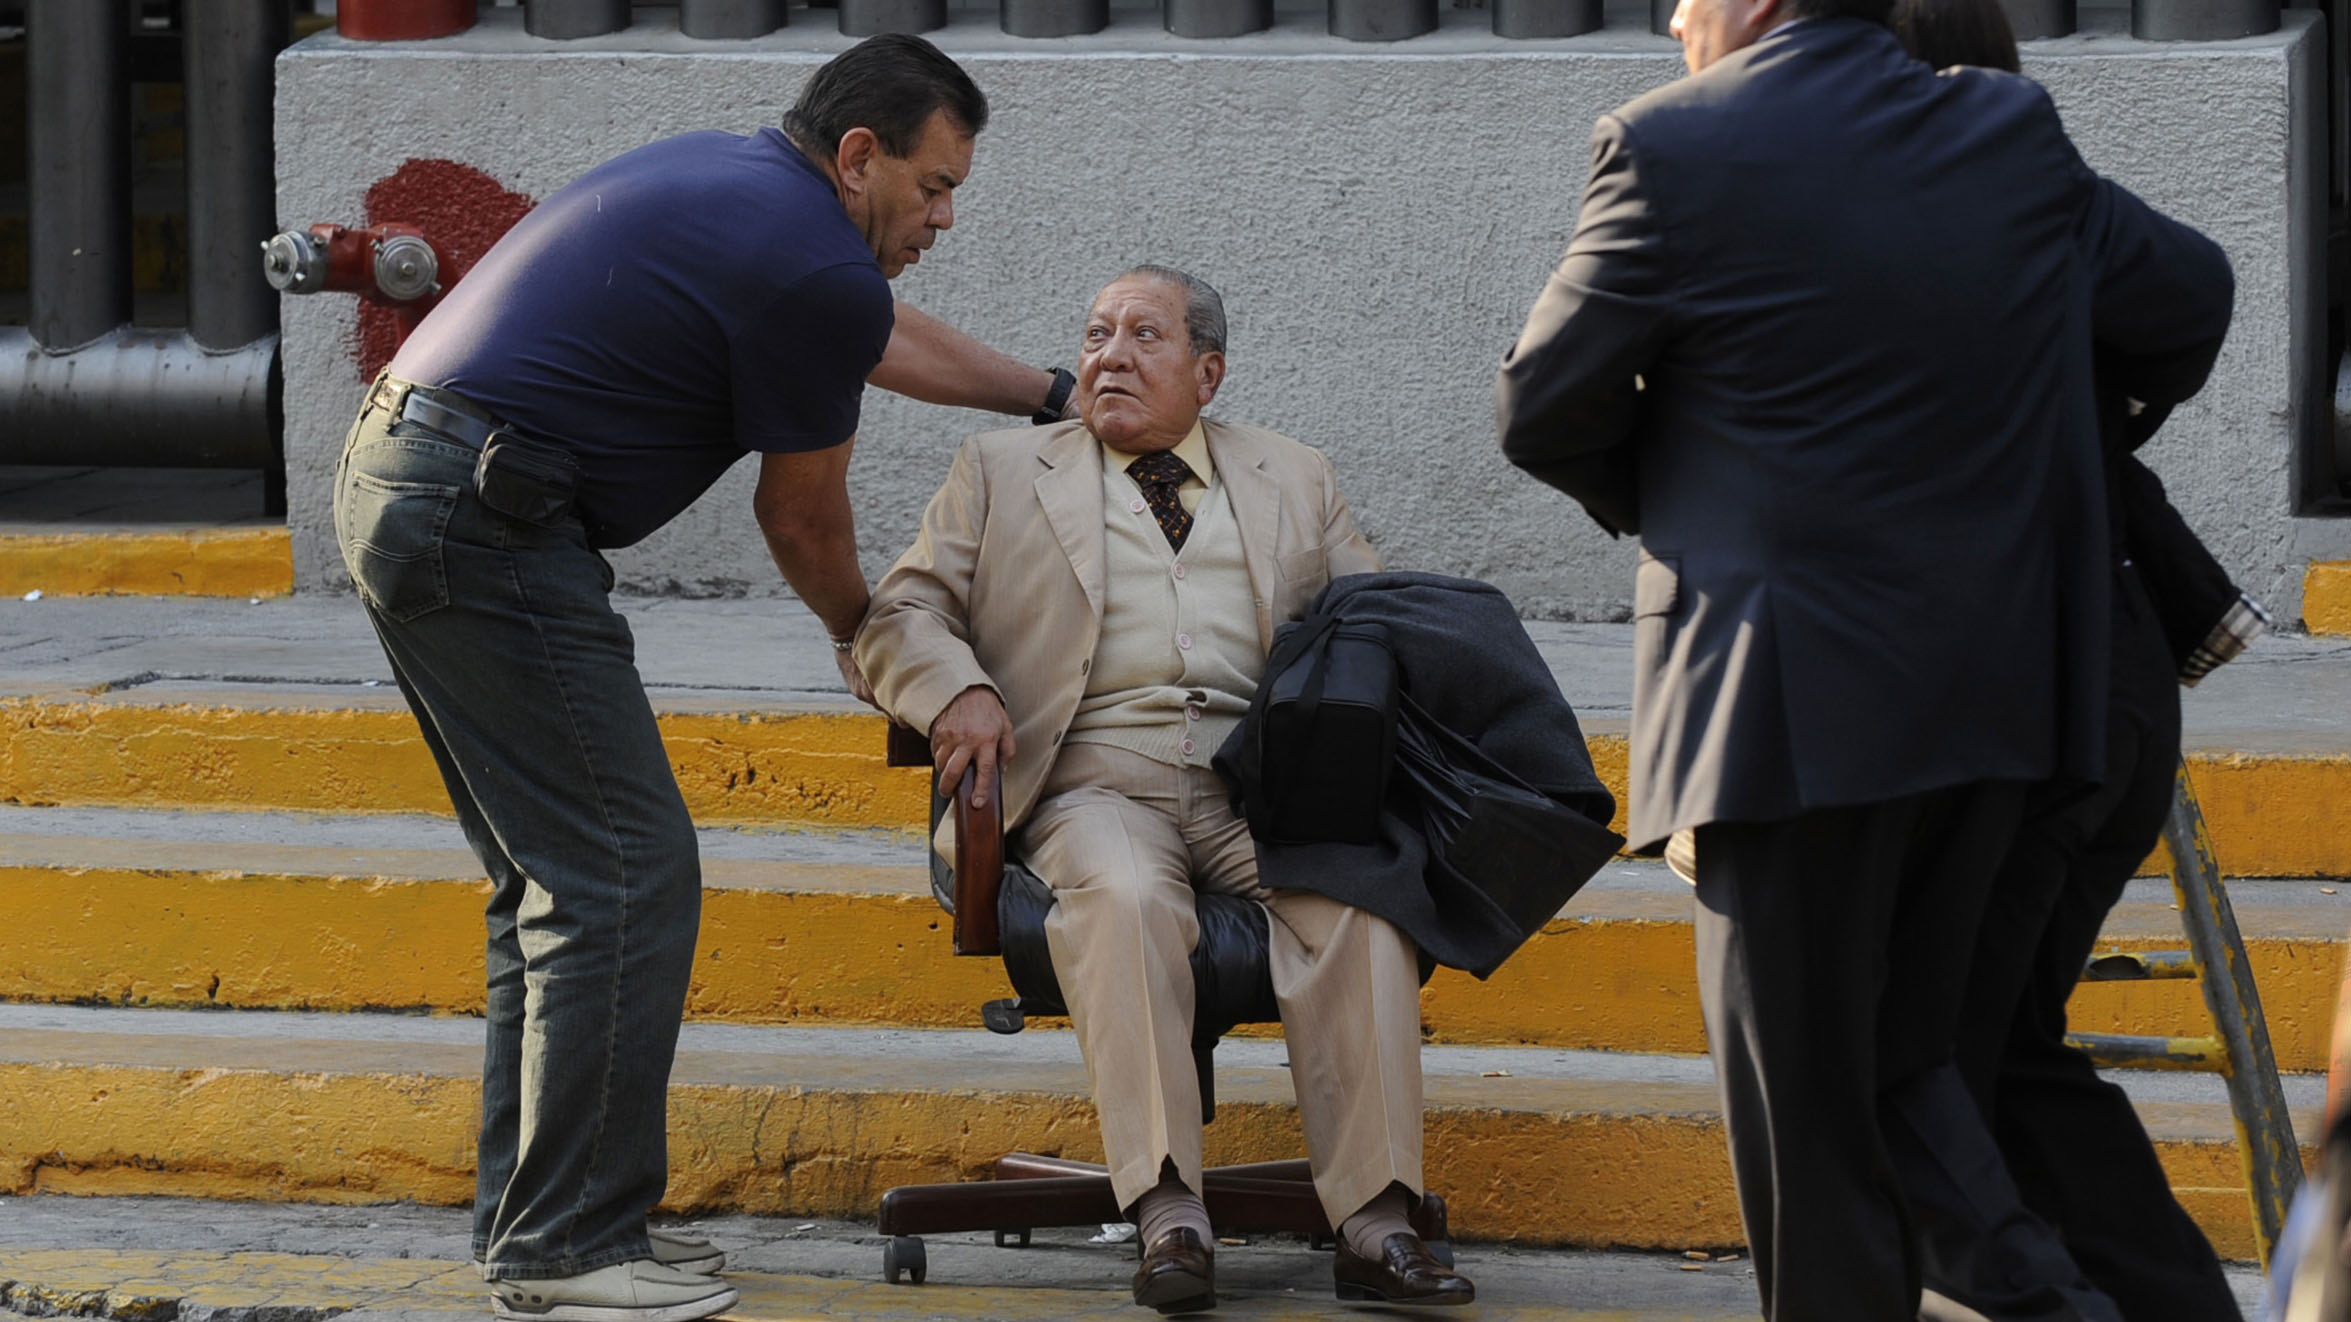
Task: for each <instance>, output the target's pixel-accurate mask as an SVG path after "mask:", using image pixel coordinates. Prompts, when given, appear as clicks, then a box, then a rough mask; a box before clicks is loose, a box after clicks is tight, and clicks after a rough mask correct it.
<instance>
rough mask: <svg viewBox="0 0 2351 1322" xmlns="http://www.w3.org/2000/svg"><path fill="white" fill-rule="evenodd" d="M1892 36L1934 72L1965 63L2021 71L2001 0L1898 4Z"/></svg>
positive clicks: (1904, 1)
mask: <svg viewBox="0 0 2351 1322" xmlns="http://www.w3.org/2000/svg"><path fill="white" fill-rule="evenodd" d="M1894 35H1895V36H1897V37H1900V38H1901V39H1902V45H1903V48H1904V49H1906V50H1908V51H1909V52H1910V53H1911V54H1912V55H1915V56H1917V57H1918V58H1920V59H1922V60H1925V61H1926V62H1927V67H1928V68H1930V69H1948V68H1950V67H1951V66H1952V65H1955V64H1965V65H1971V66H1973V67H1975V68H1978V69H2006V70H2007V71H2008V72H2010V73H2017V72H2019V71H2021V69H2022V67H2023V66H2022V64H2021V62H2020V61H2019V60H2018V59H2017V57H2016V30H2015V29H2014V28H2011V27H2009V26H2008V15H2007V14H2005V13H2003V12H2001V9H2000V0H1897V3H1896V4H1895V6H1894Z"/></svg>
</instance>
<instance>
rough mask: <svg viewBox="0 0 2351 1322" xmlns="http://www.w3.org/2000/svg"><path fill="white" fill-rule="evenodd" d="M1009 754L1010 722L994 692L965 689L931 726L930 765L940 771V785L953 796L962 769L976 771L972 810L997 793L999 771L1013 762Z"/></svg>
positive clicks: (980, 687) (983, 804)
mask: <svg viewBox="0 0 2351 1322" xmlns="http://www.w3.org/2000/svg"><path fill="white" fill-rule="evenodd" d="M1012 753H1013V747H1012V718H1011V717H1010V716H1007V715H1006V714H1005V712H1004V700H1003V699H1002V698H999V697H997V696H996V690H994V689H991V688H987V687H984V686H981V685H976V684H975V685H973V686H972V687H970V688H968V689H965V690H964V691H963V692H961V693H958V694H956V695H955V700H954V701H953V702H950V703H948V704H947V707H946V710H944V711H942V712H940V713H939V717H938V719H937V720H935V721H932V722H931V765H932V766H935V767H937V768H938V770H939V784H940V785H942V786H944V787H946V789H947V790H948V792H950V793H952V792H953V790H954V787H955V786H956V785H957V784H960V783H961V782H962V780H963V769H964V768H965V767H967V766H969V767H976V768H978V771H979V775H978V777H977V780H978V783H977V784H976V785H975V786H973V789H972V796H971V801H972V805H973V806H974V807H984V806H986V804H987V802H988V796H989V795H991V794H993V793H995V792H996V786H997V784H998V780H999V777H998V775H997V772H998V769H999V768H1000V767H1001V766H1002V765H1003V764H1004V763H1006V762H1009V761H1011V760H1012Z"/></svg>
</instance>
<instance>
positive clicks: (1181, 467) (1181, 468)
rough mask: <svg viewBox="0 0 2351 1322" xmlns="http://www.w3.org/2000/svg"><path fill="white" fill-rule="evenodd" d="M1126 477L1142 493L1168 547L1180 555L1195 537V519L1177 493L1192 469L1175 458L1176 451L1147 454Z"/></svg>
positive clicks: (1134, 463) (1188, 478)
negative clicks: (1157, 520)
mask: <svg viewBox="0 0 2351 1322" xmlns="http://www.w3.org/2000/svg"><path fill="white" fill-rule="evenodd" d="M1127 476H1128V477H1131V478H1133V479H1135V485H1136V486H1138V487H1141V488H1142V489H1143V499H1144V500H1145V501H1148V502H1149V503H1150V505H1151V513H1152V514H1154V515H1156V516H1158V519H1159V530H1160V531H1161V532H1164V533H1166V534H1167V544H1168V545H1169V546H1172V547H1174V548H1175V549H1176V550H1178V551H1181V550H1183V549H1184V539H1185V538H1186V537H1189V536H1191V535H1192V516H1191V515H1190V514H1189V513H1187V512H1186V511H1185V509H1184V502H1183V501H1181V500H1179V499H1177V497H1176V491H1177V489H1178V488H1180V487H1182V486H1183V485H1184V483H1185V482H1186V481H1188V480H1190V478H1191V476H1192V466H1191V465H1190V464H1187V463H1185V462H1184V461H1183V460H1182V459H1180V458H1177V457H1176V452H1175V451H1173V450H1161V451H1160V452H1159V453H1157V454H1147V455H1144V456H1143V457H1142V458H1140V459H1137V460H1136V461H1135V462H1133V463H1131V464H1128V465H1127Z"/></svg>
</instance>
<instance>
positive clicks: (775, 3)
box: [678, 0, 785, 40]
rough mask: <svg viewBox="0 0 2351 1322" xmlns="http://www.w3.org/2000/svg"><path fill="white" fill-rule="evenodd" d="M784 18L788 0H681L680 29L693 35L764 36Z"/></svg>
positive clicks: (688, 34)
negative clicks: (785, 3) (785, 0)
mask: <svg viewBox="0 0 2351 1322" xmlns="http://www.w3.org/2000/svg"><path fill="white" fill-rule="evenodd" d="M784 22H785V19H784V0H678V31H680V32H683V33H685V34H686V35H687V36H689V37H702V38H707V39H715V40H738V39H741V38H744V37H764V36H766V35H767V34H768V33H770V32H773V31H775V30H776V29H777V28H780V27H782V26H783V25H784Z"/></svg>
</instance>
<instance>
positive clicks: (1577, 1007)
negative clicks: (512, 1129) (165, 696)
mask: <svg viewBox="0 0 2351 1322" xmlns="http://www.w3.org/2000/svg"><path fill="white" fill-rule="evenodd" d="M918 848H919V846H916V845H913V844H911V843H910V845H909V850H910V852H911V851H913V850H915V849H918ZM706 871H707V873H708V874H709V875H710V876H711V877H712V878H713V880H714V881H722V882H731V881H745V882H748V881H751V880H752V879H754V878H760V877H763V876H764V877H765V878H767V879H771V880H779V881H783V882H784V883H785V884H783V885H764V884H719V885H713V886H711V887H710V888H708V889H706V890H705V891H704V893H703V906H702V930H701V937H700V941H699V943H698V944H697V947H696V951H695V963H694V973H693V981H692V983H691V986H690V989H689V991H688V999H687V1004H686V1012H687V1014H688V1015H689V1016H691V1017H693V1018H695V1019H701V1020H715V1021H722V1022H734V1023H786V1024H810V1025H828V1024H831V1025H851V1024H879V1025H889V1026H895V1027H907V1028H970V1027H973V1026H975V1025H976V1024H977V1022H978V1014H979V1007H980V1006H981V1005H982V1004H983V1003H985V1002H987V1001H989V1000H992V999H995V998H996V997H1000V996H1006V995H1009V994H1010V987H1009V984H1008V982H1007V980H1006V977H1005V974H1004V966H1003V964H1002V962H1001V961H999V960H995V959H961V958H957V957H956V956H954V955H952V954H950V953H949V951H948V943H947V941H946V938H945V936H944V934H943V931H942V928H943V925H944V920H945V916H944V915H943V914H942V913H941V912H940V911H939V908H938V906H937V905H936V904H934V903H933V902H932V900H931V898H930V896H929V894H928V893H927V892H925V891H923V890H922V889H921V886H922V883H921V881H920V880H919V878H920V876H921V874H920V873H919V871H918V870H917V869H915V868H907V869H904V870H903V872H904V873H905V874H906V875H905V877H904V878H902V879H897V880H899V881H900V884H898V885H897V886H896V888H894V889H887V890H881V889H864V890H858V889H843V888H832V887H824V886H821V885H819V884H800V885H793V884H791V882H790V878H791V877H793V876H804V877H806V879H807V880H808V881H810V882H811V883H813V882H815V881H817V880H818V879H821V878H822V876H823V875H824V874H825V873H826V872H827V871H828V870H827V869H825V868H822V867H819V866H815V865H795V864H754V863H728V862H713V863H710V864H708V865H706ZM875 871H878V870H875ZM487 892H488V883H487V882H483V881H478V880H458V879H444V880H431V879H396V878H384V877H352V876H312V875H300V874H294V873H268V872H229V871H187V870H178V869H170V868H132V867H57V866H45V865H18V864H7V865H0V1000H9V1001H31V1002H47V1003H62V1004H115V1005H133V1006H148V1007H159V1008H163V1007H223V1008H237V1009H287V1010H415V1009H423V1010H431V1011H436V1012H441V1013H458V1014H478V1013H480V1012H481V1010H482V995H483V993H482V981H483V975H482V916H481V915H482V904H483V900H484V897H485V895H486V894H487ZM1579 904H1580V905H1581V906H1582V911H1581V912H1575V913H1571V914H1570V915H1569V916H1567V917H1562V918H1558V919H1555V920H1553V921H1552V922H1550V923H1549V924H1546V925H1545V927H1544V928H1543V930H1542V931H1541V932H1540V933H1538V934H1537V935H1536V936H1535V937H1534V938H1533V939H1532V940H1530V941H1529V942H1528V943H1527V944H1526V945H1525V946H1524V947H1523V948H1522V949H1521V950H1520V951H1519V952H1518V954H1517V955H1515V956H1514V957H1513V958H1512V959H1511V960H1510V962H1509V963H1507V964H1505V965H1504V966H1503V967H1502V968H1501V970H1499V971H1498V972H1497V973H1496V974H1495V975H1494V976H1493V977H1492V978H1491V979H1488V980H1486V981H1483V982H1480V981H1478V980H1477V979H1475V978H1472V977H1469V976H1468V975H1466V974H1463V973H1460V972H1458V971H1455V970H1451V969H1440V970H1438V972H1437V974H1436V976H1435V977H1434V978H1432V979H1431V980H1430V982H1429V984H1428V986H1427V987H1426V988H1425V989H1424V990H1423V992H1422V994H1421V1015H1422V1023H1423V1025H1424V1028H1425V1030H1426V1032H1427V1034H1428V1036H1429V1040H1430V1041H1432V1042H1438V1043H1446V1044H1474V1045H1502V1046H1545V1047H1556V1048H1562V1049H1592V1050H1601V1051H1627V1052H1678V1053H1684V1054H1697V1053H1700V1052H1703V1051H1705V1050H1706V1035H1705V1029H1704V1026H1703V1023H1702V1021H1701V1017H1700V1014H1699V1008H1698V994H1697V985H1696V981H1695V976H1694V969H1695V967H1696V954H1695V951H1694V948H1693V944H1692V935H1691V931H1692V929H1691V926H1690V922H1689V918H1688V904H1687V901H1686V899H1684V898H1683V897H1679V896H1673V895H1655V894H1618V895H1610V896H1605V897H1601V898H1600V899H1597V900H1584V901H1579ZM2134 907H2136V908H2147V907H2151V906H2134ZM1594 910H1598V911H1597V912H1595V911H1594ZM2162 926H2163V925H2162V923H2161V922H2160V921H2153V922H2151V921H2148V920H2147V916H2145V915H2137V914H2134V915H2133V916H2132V917H2131V919H2130V921H2128V922H2127V923H2126V924H2124V925H2123V926H2122V927H2121V928H2120V929H2118V930H2120V931H2123V932H2126V933H2130V934H2131V935H2127V936H2124V937H2122V938H2120V939H2117V940H2113V941H2109V942H2107V943H2105V944H2104V946H2102V949H2107V950H2114V949H2127V950H2149V949H2177V948H2179V947H2180V946H2181V945H2182V944H2183V942H2182V939H2181V938H2179V937H2175V936H2172V935H2170V934H2169V933H2168V932H2162ZM2248 928H2249V930H2248V931H2247V933H2246V955H2247V958H2248V960H2249V961H2250V963H2251V967H2252V971H2253V975H2254V979H2255V982H2256V984H2257V985H2258V986H2259V987H2260V990H2261V1000H2262V1008H2263V1013H2264V1017H2265V1018H2266V1020H2267V1022H2268V1025H2269V1032H2270V1041H2271V1043H2272V1046H2273V1047H2274V1049H2275V1051H2276V1053H2277V1060H2278V1065H2279V1068H2281V1069H2284V1070H2287V1071H2289V1072H2294V1071H2319V1070H2324V1069H2325V1068H2326V1067H2327V1061H2328V1045H2329V1034H2330V1025H2331V1024H2332V1021H2333V1014H2334V1005H2335V997H2336V990H2337V986H2338V982H2339V977H2340V970H2341V967H2342V960H2343V953H2344V945H2343V941H2342V938H2341V936H2340V935H2328V936H2312V935H2306V934H2305V935H2297V934H2281V933H2268V934H2265V933H2263V932H2261V931H2259V930H2257V929H2251V925H2250V924H2249V925H2248ZM2151 929H2152V930H2154V931H2156V932H2160V933H2161V934H2160V935H2143V934H2144V933H2147V932H2149V931H2150V930H2151ZM2072 1013H2073V1021H2074V1023H2073V1026H2074V1027H2075V1029H2077V1030H2079V1031H2084V1032H2099V1033H2148V1034H2156V1035H2161V1036H2197V1035H2203V1034H2206V1033H2209V1032H2210V1031H2211V1023H2210V1020H2209V1017H2208V1016H2207V1015H2206V1013H2205V1009H2204V1003H2203V1000H2202V998H2201V995H2200V993H2199V991H2198V988H2197V985H2196V984H2195V983H2193V982H2186V981H2180V982H2149V983H2136V984H2134V983H2087V984H2084V985H2083V986H2082V987H2081V989H2080V990H2079V991H2077V992H2076V993H2075V995H2074V998H2073V1003H2072Z"/></svg>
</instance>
